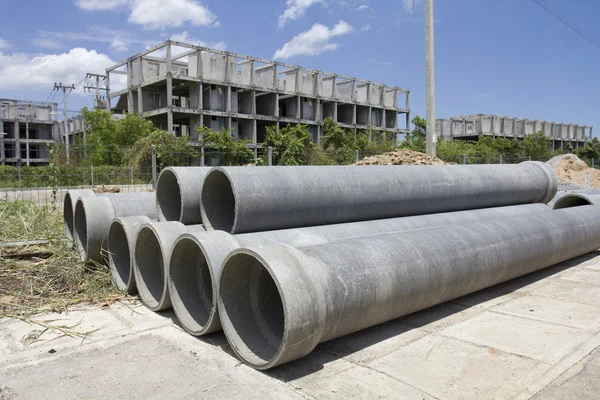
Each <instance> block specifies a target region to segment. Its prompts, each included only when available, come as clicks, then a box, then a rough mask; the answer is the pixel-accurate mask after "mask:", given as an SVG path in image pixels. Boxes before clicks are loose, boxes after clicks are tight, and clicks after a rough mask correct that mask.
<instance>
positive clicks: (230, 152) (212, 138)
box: [196, 126, 254, 165]
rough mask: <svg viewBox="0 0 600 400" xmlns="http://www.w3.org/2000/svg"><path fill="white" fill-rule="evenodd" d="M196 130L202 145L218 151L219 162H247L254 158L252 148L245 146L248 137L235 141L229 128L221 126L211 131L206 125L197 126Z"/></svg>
mask: <svg viewBox="0 0 600 400" xmlns="http://www.w3.org/2000/svg"><path fill="white" fill-rule="evenodd" d="M196 131H197V132H198V134H199V136H200V142H201V143H202V145H203V146H204V147H206V148H209V149H213V150H216V151H217V152H219V153H220V154H219V156H220V158H221V162H222V163H223V164H225V165H240V164H247V163H249V162H251V161H252V159H253V158H254V152H253V151H252V149H249V148H248V147H246V145H247V144H250V143H251V141H250V140H248V139H242V140H237V141H236V140H235V137H234V136H233V135H232V134H231V130H228V129H225V128H223V129H222V130H220V131H213V130H212V129H210V128H208V127H206V126H198V127H197V128H196Z"/></svg>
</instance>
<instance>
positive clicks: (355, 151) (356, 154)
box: [354, 150, 358, 164]
mask: <svg viewBox="0 0 600 400" xmlns="http://www.w3.org/2000/svg"><path fill="white" fill-rule="evenodd" d="M354 153H355V157H354V158H355V159H356V161H355V162H356V163H357V164H358V150H354Z"/></svg>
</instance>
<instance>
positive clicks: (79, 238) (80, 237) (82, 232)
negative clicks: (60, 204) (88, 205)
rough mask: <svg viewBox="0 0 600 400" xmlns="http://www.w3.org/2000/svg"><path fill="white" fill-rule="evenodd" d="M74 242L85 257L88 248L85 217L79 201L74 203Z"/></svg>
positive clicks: (81, 203) (83, 208)
mask: <svg viewBox="0 0 600 400" xmlns="http://www.w3.org/2000/svg"><path fill="white" fill-rule="evenodd" d="M75 243H76V246H77V250H79V254H80V255H81V257H82V258H85V257H86V256H87V250H88V234H87V218H86V215H85V207H84V206H83V202H81V201H78V202H77V204H76V205H75Z"/></svg>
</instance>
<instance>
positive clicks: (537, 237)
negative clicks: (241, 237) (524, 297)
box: [219, 206, 600, 369]
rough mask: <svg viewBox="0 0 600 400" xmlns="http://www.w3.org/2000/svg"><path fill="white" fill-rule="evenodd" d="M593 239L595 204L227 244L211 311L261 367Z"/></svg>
mask: <svg viewBox="0 0 600 400" xmlns="http://www.w3.org/2000/svg"><path fill="white" fill-rule="evenodd" d="M599 247H600V207H591V206H587V207H586V206H583V207H576V208H570V209H564V210H557V211H552V212H541V213H535V214H529V215H521V216H517V217H510V218H497V219H494V220H489V221H483V222H476V223H468V224H460V225H453V226H444V227H438V228H435V229H423V230H418V231H411V232H404V233H395V234H388V235H379V236H371V237H367V238H360V239H349V240H344V241H338V242H333V243H328V244H321V245H317V246H308V247H300V248H294V247H291V246H288V245H283V244H270V245H265V246H254V247H250V248H246V249H238V250H234V251H233V252H232V253H231V254H230V255H229V256H228V257H227V259H226V260H225V262H224V265H223V270H222V273H221V280H220V293H219V314H220V317H221V323H222V324H223V330H224V331H225V334H226V336H227V339H228V341H229V343H230V345H231V347H232V349H233V350H234V351H235V352H236V354H237V355H238V356H239V357H240V358H241V359H242V360H243V361H244V362H246V363H247V364H249V365H250V366H252V367H254V368H257V369H268V368H271V367H274V366H276V365H279V364H283V363H286V362H289V361H292V360H294V359H297V358H300V357H303V356H304V355H306V354H308V353H310V352H311V351H312V350H313V349H314V348H315V346H316V345H317V344H318V343H320V342H324V341H327V340H330V339H334V338H337V337H340V336H343V335H347V334H349V333H352V332H356V331H359V330H361V329H365V328H368V327H370V326H373V325H377V324H380V323H383V322H386V321H389V320H392V319H394V318H398V317H401V316H404V315H407V314H410V313H413V312H415V311H419V310H422V309H424V308H427V307H431V306H433V305H436V304H439V303H442V302H445V301H448V300H451V299H454V298H457V297H460V296H463V295H466V294H469V293H472V292H475V291H477V290H481V289H484V288H486V287H489V286H492V285H496V284H498V283H501V282H504V281H507V280H509V279H513V278H516V277H519V276H521V275H524V274H528V273H530V272H533V271H536V270H539V269H542V268H545V267H548V266H551V265H553V264H556V263H559V262H562V261H565V260H568V259H571V258H573V257H577V256H579V255H582V254H586V253H589V252H591V251H594V250H596V249H598V248H599Z"/></svg>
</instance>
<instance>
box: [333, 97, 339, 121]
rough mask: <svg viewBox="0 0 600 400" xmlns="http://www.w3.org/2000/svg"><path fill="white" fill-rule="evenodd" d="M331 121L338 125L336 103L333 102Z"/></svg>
mask: <svg viewBox="0 0 600 400" xmlns="http://www.w3.org/2000/svg"><path fill="white" fill-rule="evenodd" d="M333 120H334V121H335V123H336V124H337V123H338V112H337V101H334V102H333Z"/></svg>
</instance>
